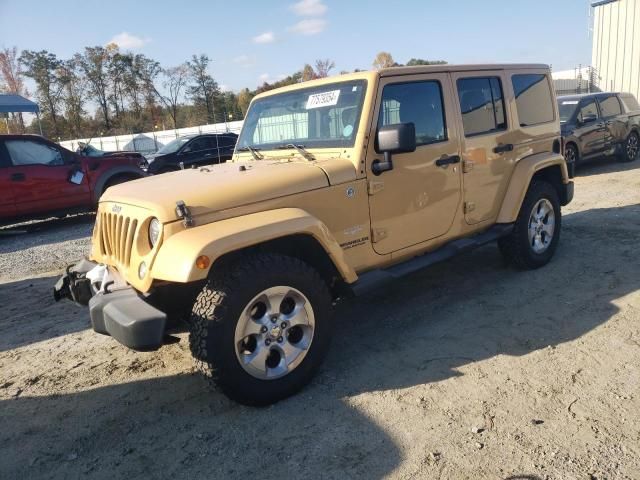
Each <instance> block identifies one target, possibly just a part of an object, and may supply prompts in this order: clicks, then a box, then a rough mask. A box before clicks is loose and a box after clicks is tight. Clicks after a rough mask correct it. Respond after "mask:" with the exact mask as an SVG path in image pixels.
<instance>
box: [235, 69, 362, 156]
mask: <svg viewBox="0 0 640 480" xmlns="http://www.w3.org/2000/svg"><path fill="white" fill-rule="evenodd" d="M345 85H353V86H354V87H355V86H359V87H361V88H362V91H361V93H360V99H359V101H358V102H357V103H355V104H354V105H352V106H347V107H346V108H356V113H355V118H354V121H353V130H352V132H351V134H350V136H349V137H345V138H339V137H336V138H326V139H319V138H295V139H293V138H284V139H281V140H277V141H273V142H264V143H254V141H253V136H254V134H255V128H256V127H257V121H259V117H258V120H256V122H255V126H254V125H252V124H251V123H250V122H251V113H252V112H253V111H255V109H256V106H258V105H259V104H260V103H261V102H273V101H274V99H277V98H279V97H282V96H289V95H292V94H295V95H301V96H302V97H304V96H305V95H312V94H317V93H324V92H328V91H331V90H336V89H338V88H343V87H344V86H345ZM368 88H369V80H368V79H367V78H350V79H344V80H336V81H334V82H329V83H322V84H320V85H310V86H308V87H305V88H296V89H291V90H286V91H283V92H281V93H273V94H270V95H266V96H264V97H260V98H257V99H255V100H254V101H253V102H252V103H251V107H250V108H249V111H248V112H247V114H246V116H245V119H244V123H243V126H242V130H241V132H240V134H239V135H238V139H237V142H236V147H235V151H236V152H242V151H243V150H246V148H247V146H250V147H252V148H254V149H255V150H260V151H266V150H278V149H281V148H283V147H284V146H285V145H288V144H292V143H295V144H296V145H299V146H303V147H304V148H305V149H317V148H322V149H336V148H353V147H354V146H355V144H356V140H357V137H358V133H359V130H360V123H361V121H362V115H363V112H364V105H365V102H366V101H367V95H368V93H369V92H368ZM305 110H312V109H306V108H305V109H304V110H300V111H299V112H300V113H302V112H304V111H305ZM263 118H264V117H263ZM267 118H268V117H267ZM250 129H251V133H249V131H250ZM245 135H247V136H248V137H249V138H248V139H247V141H246V142H244V143H243V139H244V138H243V137H244V136H245Z"/></svg>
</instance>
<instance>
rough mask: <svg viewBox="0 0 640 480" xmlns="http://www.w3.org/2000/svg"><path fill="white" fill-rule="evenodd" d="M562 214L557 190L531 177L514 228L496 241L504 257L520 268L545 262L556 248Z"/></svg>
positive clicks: (530, 267) (534, 266) (538, 265)
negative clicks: (531, 180) (532, 179)
mask: <svg viewBox="0 0 640 480" xmlns="http://www.w3.org/2000/svg"><path fill="white" fill-rule="evenodd" d="M561 224H562V217H561V212H560V202H559V200H558V193H557V192H556V189H555V188H554V187H553V185H551V184H550V183H548V182H545V181H540V180H534V181H533V182H532V183H531V185H530V186H529V190H528V191H527V194H526V196H525V198H524V201H523V202H522V206H521V207H520V213H519V214H518V218H517V219H516V222H515V224H514V226H513V231H512V232H511V233H510V234H509V235H508V236H506V237H503V238H501V239H500V240H498V246H499V248H500V251H501V252H502V254H503V255H504V257H505V258H506V259H507V260H508V261H509V262H511V263H512V264H514V265H515V266H516V267H517V268H521V269H534V268H539V267H542V266H543V265H546V264H547V263H548V262H549V260H551V257H553V254H554V253H555V251H556V248H557V247H558V242H559V240H560V228H561Z"/></svg>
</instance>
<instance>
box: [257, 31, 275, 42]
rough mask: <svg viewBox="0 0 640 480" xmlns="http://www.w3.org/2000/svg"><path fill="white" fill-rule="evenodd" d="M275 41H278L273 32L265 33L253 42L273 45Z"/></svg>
mask: <svg viewBox="0 0 640 480" xmlns="http://www.w3.org/2000/svg"><path fill="white" fill-rule="evenodd" d="M275 39H276V36H275V35H274V34H273V32H264V33H261V34H260V35H258V36H256V37H253V42H254V43H273V41H274V40H275Z"/></svg>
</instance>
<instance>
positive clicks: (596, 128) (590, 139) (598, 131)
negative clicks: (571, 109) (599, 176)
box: [575, 98, 605, 156]
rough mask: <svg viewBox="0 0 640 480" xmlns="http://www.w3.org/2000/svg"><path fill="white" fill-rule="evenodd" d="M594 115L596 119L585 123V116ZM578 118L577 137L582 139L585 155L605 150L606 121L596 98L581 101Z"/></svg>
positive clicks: (581, 145)
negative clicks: (599, 109)
mask: <svg viewBox="0 0 640 480" xmlns="http://www.w3.org/2000/svg"><path fill="white" fill-rule="evenodd" d="M588 115H594V116H595V120H593V121H590V122H587V123H585V122H584V120H583V119H584V118H588V117H587V116H588ZM577 120H578V121H579V122H580V123H579V125H580V126H578V127H577V128H576V133H575V135H576V137H578V138H579V139H580V147H581V148H580V150H581V152H580V153H581V154H582V155H583V156H589V155H593V154H596V153H600V152H602V151H603V150H604V132H605V127H604V122H603V121H602V118H600V113H599V111H598V105H597V103H596V100H595V98H588V99H585V100H582V101H581V102H580V110H579V111H578V118H577Z"/></svg>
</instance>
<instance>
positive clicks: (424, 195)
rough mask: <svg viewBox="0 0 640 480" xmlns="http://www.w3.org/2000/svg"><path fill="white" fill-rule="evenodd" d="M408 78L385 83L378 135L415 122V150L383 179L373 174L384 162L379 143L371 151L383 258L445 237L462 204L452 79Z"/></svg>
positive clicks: (372, 200) (375, 232)
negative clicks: (383, 128)
mask: <svg viewBox="0 0 640 480" xmlns="http://www.w3.org/2000/svg"><path fill="white" fill-rule="evenodd" d="M405 78H406V77H388V78H382V79H381V81H380V84H379V89H378V95H377V106H376V110H375V112H374V115H375V117H374V118H377V119H378V120H377V128H376V137H377V130H378V129H379V128H380V127H381V126H385V125H393V124H397V123H413V124H414V125H415V130H416V150H415V151H414V152H410V153H398V154H394V155H393V158H392V161H393V170H390V171H386V172H384V173H382V174H380V175H378V176H375V175H374V174H373V173H372V171H371V165H372V164H373V162H374V161H375V160H382V154H381V153H379V152H377V151H376V148H377V147H376V145H375V143H376V142H369V148H368V152H367V168H368V173H367V176H368V179H369V194H370V197H369V208H370V216H371V227H372V240H373V248H374V250H375V251H376V252H377V253H379V254H388V253H392V252H395V251H398V250H401V249H403V248H407V247H410V246H412V245H416V244H419V243H421V242H425V241H427V240H431V239H433V238H437V237H440V236H443V235H445V234H446V233H447V232H448V231H449V229H450V228H451V225H452V223H453V220H454V217H455V215H456V211H457V210H458V208H459V204H460V201H461V169H460V164H459V163H458V162H459V161H460V144H459V140H458V127H457V124H456V121H455V116H454V112H455V108H454V105H453V102H452V94H451V83H450V78H449V75H448V74H446V73H442V74H425V75H420V76H415V77H412V78H411V81H410V82H408V81H407V80H406V79H405ZM438 160H440V162H438ZM443 160H446V161H445V162H443ZM436 162H438V164H441V165H438V164H437V163H436Z"/></svg>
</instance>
